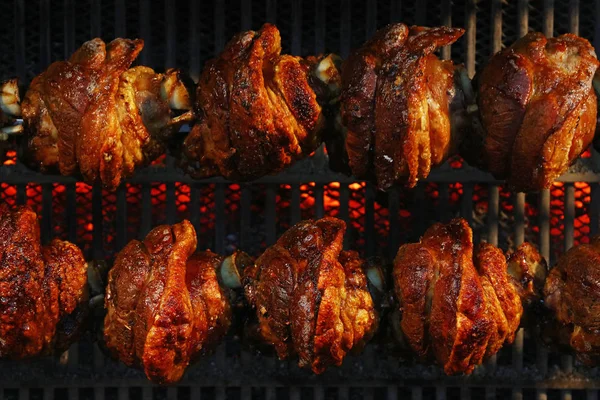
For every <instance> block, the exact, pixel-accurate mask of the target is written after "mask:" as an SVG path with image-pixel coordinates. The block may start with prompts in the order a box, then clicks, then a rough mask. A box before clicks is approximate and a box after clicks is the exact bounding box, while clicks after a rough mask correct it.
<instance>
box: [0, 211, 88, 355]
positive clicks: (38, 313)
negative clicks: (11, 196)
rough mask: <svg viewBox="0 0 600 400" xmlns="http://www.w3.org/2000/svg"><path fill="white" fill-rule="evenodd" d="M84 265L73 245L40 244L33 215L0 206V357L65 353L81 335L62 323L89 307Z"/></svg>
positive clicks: (80, 325) (58, 242)
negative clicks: (79, 309)
mask: <svg viewBox="0 0 600 400" xmlns="http://www.w3.org/2000/svg"><path fill="white" fill-rule="evenodd" d="M86 271H87V264H86V262H85V259H84V258H83V254H82V253H81V250H79V248H78V247H77V246H75V245H74V244H72V243H69V242H65V241H62V240H58V239H54V240H53V241H51V242H50V243H49V244H48V245H47V246H41V245H40V228H39V223H38V219H37V215H36V214H35V213H34V212H33V211H32V210H30V209H29V208H27V207H17V208H15V209H14V210H10V209H9V207H8V206H6V205H2V206H0V293H1V294H2V295H1V296H0V358H9V359H24V358H31V357H34V356H39V355H47V354H50V353H53V352H61V351H64V350H66V349H67V348H68V347H69V345H70V344H71V343H72V342H73V341H75V340H76V339H77V337H78V335H79V334H80V333H81V330H82V329H83V328H84V327H83V321H82V320H80V319H76V321H75V322H76V323H77V326H68V327H67V326H63V325H62V321H63V320H64V319H65V318H68V317H69V316H70V314H72V313H74V312H75V311H76V309H77V308H78V307H85V305H86V304H87V273H86Z"/></svg>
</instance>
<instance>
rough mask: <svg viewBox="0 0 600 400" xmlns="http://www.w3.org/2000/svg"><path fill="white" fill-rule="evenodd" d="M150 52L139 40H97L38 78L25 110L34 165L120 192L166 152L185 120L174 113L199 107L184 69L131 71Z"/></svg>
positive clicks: (24, 104)
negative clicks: (183, 79)
mask: <svg viewBox="0 0 600 400" xmlns="http://www.w3.org/2000/svg"><path fill="white" fill-rule="evenodd" d="M143 47H144V42H143V41H142V40H139V39H136V40H129V39H115V40H113V41H112V42H110V43H109V44H108V45H107V44H105V43H104V42H103V41H102V40H101V39H93V40H90V41H88V42H86V43H84V44H83V45H82V46H81V47H80V48H79V49H78V50H77V51H76V52H75V53H74V54H73V55H72V56H71V58H70V59H69V60H68V61H57V62H55V63H52V64H51V65H50V66H49V67H48V68H47V69H46V71H44V72H43V73H41V74H40V75H38V76H37V77H35V78H34V79H33V81H32V82H31V85H30V87H29V89H28V91H27V93H26V94H25V98H24V99H23V103H22V113H23V121H24V125H25V130H26V133H27V136H28V145H27V146H28V149H27V156H28V157H29V162H30V163H31V164H32V165H33V166H34V167H36V168H39V169H40V170H42V171H54V170H58V171H59V172H60V173H61V174H62V175H73V174H75V173H81V175H82V176H83V178H84V179H85V180H86V181H88V182H91V183H93V182H95V181H96V180H100V181H101V182H102V183H103V184H104V186H105V187H107V188H108V189H115V188H116V187H117V186H118V185H119V183H120V182H121V180H122V179H123V178H126V177H128V176H130V175H131V174H132V173H133V171H134V169H135V168H136V167H138V166H141V165H145V164H147V163H149V162H150V161H152V160H153V159H155V158H156V157H157V156H159V155H160V154H162V153H163V152H164V150H165V142H166V140H167V139H168V138H169V137H170V135H171V134H172V133H174V132H175V131H177V129H178V128H179V123H180V122H182V121H180V120H181V119H178V118H172V112H171V108H177V109H190V108H191V102H190V100H189V97H188V93H187V91H186V89H185V87H184V85H183V83H182V82H181V81H180V80H179V75H178V74H179V73H178V71H176V70H168V71H167V72H166V73H165V74H157V73H155V72H154V71H153V70H152V69H150V68H147V67H142V66H140V67H134V68H131V69H129V67H130V65H131V63H133V61H134V60H135V59H136V57H137V56H138V54H139V53H140V51H141V50H142V48H143Z"/></svg>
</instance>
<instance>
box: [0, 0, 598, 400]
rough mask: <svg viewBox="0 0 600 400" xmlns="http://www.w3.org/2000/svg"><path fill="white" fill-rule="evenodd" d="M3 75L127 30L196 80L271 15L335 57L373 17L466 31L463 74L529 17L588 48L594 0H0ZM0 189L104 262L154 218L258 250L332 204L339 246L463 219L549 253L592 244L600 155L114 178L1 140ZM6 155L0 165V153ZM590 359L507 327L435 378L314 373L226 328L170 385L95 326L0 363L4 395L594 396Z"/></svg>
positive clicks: (204, 240)
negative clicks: (502, 164)
mask: <svg viewBox="0 0 600 400" xmlns="http://www.w3.org/2000/svg"><path fill="white" fill-rule="evenodd" d="M0 15H1V16H2V23H1V24H0V78H8V77H11V76H14V75H17V76H18V77H19V78H20V79H21V81H22V83H23V84H26V83H27V82H29V81H30V80H31V79H32V78H33V77H34V76H35V75H36V74H38V73H40V72H41V71H42V70H43V69H44V68H45V67H46V66H47V65H48V64H49V63H51V62H52V61H55V60H59V59H64V58H65V57H68V56H69V55H70V54H71V53H72V52H73V50H74V49H76V48H77V47H78V46H79V45H80V44H81V43H82V42H84V41H86V40H88V39H90V38H92V37H96V36H100V37H102V38H103V39H105V40H110V39H112V38H114V37H118V36H127V37H132V38H133V37H141V38H143V39H144V40H145V47H144V50H143V52H142V55H141V57H140V63H142V64H146V65H149V66H152V67H154V68H156V69H159V70H163V69H164V68H166V67H171V66H177V67H179V68H182V69H183V70H185V71H188V72H189V73H190V75H191V76H192V77H193V78H194V79H197V77H198V76H199V73H200V71H201V68H202V65H203V63H204V62H205V61H206V60H207V59H208V58H210V57H212V56H213V55H214V54H215V53H216V52H218V51H220V50H221V49H222V48H223V46H224V45H225V43H226V41H227V40H228V39H229V38H230V37H231V36H232V35H233V34H235V33H237V32H239V31H241V30H245V29H250V28H254V29H257V28H259V27H260V25H261V24H262V23H263V22H267V21H269V22H274V23H276V24H277V26H278V27H279V28H280V30H281V34H282V41H283V47H284V51H289V52H291V53H294V54H301V55H306V54H313V53H319V52H325V51H332V52H337V53H340V54H341V55H342V56H347V54H348V52H349V51H350V49H351V48H353V47H356V46H358V45H360V44H361V43H362V42H363V41H364V40H365V39H366V38H368V37H369V36H370V35H371V34H372V33H373V32H374V31H375V30H376V29H377V28H379V27H382V26H383V25H385V24H387V23H390V22H395V21H402V22H406V23H409V24H413V23H414V24H421V25H454V26H461V27H465V28H467V29H468V32H467V33H466V34H465V36H464V37H463V38H462V39H460V41H459V43H458V44H456V45H454V46H452V48H446V49H443V50H442V56H444V57H450V56H451V57H452V58H453V59H454V60H455V61H457V62H462V63H464V64H465V65H466V66H467V68H468V70H469V72H470V73H471V74H472V73H473V72H474V71H475V69H476V68H479V67H481V65H482V64H483V63H484V62H485V61H486V60H487V58H488V57H489V56H490V55H491V54H492V53H494V52H495V51H497V50H499V49H500V48H502V47H503V46H505V45H508V44H510V43H512V42H513V41H514V40H516V39H517V38H518V37H520V36H521V35H523V34H524V33H526V32H527V31H532V30H536V31H542V32H544V33H545V34H547V35H557V34H561V33H565V32H569V31H571V32H575V33H579V34H580V35H581V36H584V37H585V38H587V39H589V40H591V41H592V42H593V43H594V44H595V46H596V48H598V46H599V45H600V1H595V2H594V1H583V0H581V1H580V0H567V1H558V0H554V1H552V0H544V1H542V0H530V1H527V0H518V1H517V0H506V1H502V0H493V1H476V0H469V1H451V0H443V1H439V2H437V1H432V0H419V1H416V2H413V1H385V2H377V1H373V0H369V1H351V0H338V1H324V0H312V1H308V0H303V1H300V0H298V1H294V2H291V1H276V0H268V1H266V2H265V1H254V2H249V1H243V0H216V1H213V2H209V1H192V0H190V1H185V2H184V1H143V0H138V1H127V0H113V1H109V0H82V1H78V0H62V1H50V0H36V1H25V0H13V1H7V0H0ZM0 146H4V147H0V149H1V150H2V151H1V152H0V200H1V201H3V202H8V203H11V204H24V203H26V204H29V205H30V206H31V207H33V208H34V209H35V210H36V211H37V212H38V213H40V214H41V216H42V237H43V240H44V241H48V240H49V239H51V238H52V237H60V238H64V239H69V240H72V241H74V242H76V243H77V244H78V245H80V246H81V247H82V248H83V249H84V251H85V253H86V256H87V257H88V258H94V259H110V258H111V257H112V256H113V255H114V254H115V253H116V251H118V250H119V249H120V248H122V247H123V246H124V244H125V243H126V242H127V241H129V240H131V239H133V238H138V237H142V236H144V235H145V234H146V233H147V232H148V231H149V230H150V229H151V228H152V227H153V226H155V225H157V224H160V223H174V222H176V221H179V220H181V219H182V218H188V219H190V220H191V221H192V223H193V224H194V226H195V227H196V230H197V232H198V237H199V248H211V249H212V250H214V251H216V252H220V253H231V252H232V251H234V250H235V249H237V248H241V249H244V250H246V251H248V252H250V253H252V254H258V253H259V252H260V251H261V250H263V249H264V248H265V247H266V246H268V245H270V244H272V243H273V242H274V241H275V239H276V238H277V237H278V236H279V235H280V234H282V233H283V232H284V231H285V230H286V229H287V228H289V227H290V226H291V225H292V224H294V223H295V222H297V221H299V220H301V219H303V218H311V217H321V216H324V215H331V216H337V217H340V218H343V219H344V220H346V221H347V223H348V235H347V239H346V246H347V247H348V248H354V249H356V250H359V251H360V252H362V253H363V254H365V255H368V256H370V255H383V256H386V257H389V258H391V257H393V255H394V254H395V252H396V250H397V248H398V246H399V244H400V243H403V242H406V241H409V240H417V239H418V237H419V236H420V235H421V234H422V233H423V232H424V230H425V229H426V228H427V227H428V226H429V225H430V224H431V223H433V222H436V221H448V220H449V219H451V218H452V217H455V216H459V215H460V216H463V217H465V218H467V219H468V220H469V222H470V223H471V225H472V226H473V228H474V233H475V239H476V241H480V240H487V241H489V242H492V243H497V244H498V245H500V246H501V247H503V248H505V249H506V248H514V246H515V245H518V244H520V243H521V242H522V241H523V240H529V241H532V242H534V243H535V244H536V245H538V246H539V248H540V249H541V252H542V254H543V255H544V256H545V257H546V258H549V259H550V260H551V262H554V261H555V260H556V257H557V255H559V254H561V253H562V252H564V250H565V249H568V248H569V247H571V246H573V245H574V244H577V243H584V242H587V241H589V238H590V236H591V235H593V234H595V233H597V232H598V227H599V222H600V218H599V217H600V197H599V196H600V187H599V182H600V173H598V171H600V163H599V157H598V154H597V153H596V152H594V151H591V152H587V153H586V154H585V155H584V157H583V158H582V159H581V160H580V161H579V162H578V163H577V164H576V165H575V166H574V167H573V168H571V171H570V172H569V173H568V174H566V175H564V176H563V177H562V178H561V182H558V183H556V184H555V185H554V187H553V188H552V189H551V190H545V191H542V192H540V193H538V194H531V195H527V196H525V195H523V194H513V193H511V192H509V191H507V190H506V189H504V188H503V187H502V186H500V185H499V184H500V182H497V181H495V180H494V179H493V178H491V177H490V176H489V175H487V174H485V173H482V172H480V171H478V170H474V169H471V168H469V167H467V166H463V164H462V162H461V161H460V160H452V162H449V163H447V164H446V165H445V166H444V167H442V168H440V169H438V170H436V171H434V172H433V173H432V174H431V175H430V177H429V179H428V180H427V181H425V182H421V183H420V184H419V185H418V187H417V188H416V189H415V190H412V191H409V190H405V189H402V188H395V189H393V190H391V191H390V192H389V193H388V194H383V193H376V191H375V190H374V189H373V187H372V186H370V185H369V184H365V183H364V182H357V181H355V180H353V179H352V178H348V177H344V176H341V175H337V174H334V173H332V172H331V171H329V170H328V168H327V160H326V156H325V155H324V154H323V151H321V150H320V151H317V153H316V154H315V156H314V157H312V158H311V159H309V160H307V161H305V162H302V163H299V164H297V165H295V166H294V167H293V168H291V169H289V170H287V171H285V172H284V173H282V174H280V175H278V176H273V177H266V178H263V179H261V180H260V181H258V182H255V183H251V184H241V185H239V184H231V183H230V182H227V181H224V180H222V179H216V178H215V179H208V180H204V181H193V180H191V179H189V178H188V177H186V176H184V175H183V174H182V173H181V171H179V170H178V169H177V168H175V166H174V165H175V160H173V158H172V157H170V156H167V157H166V158H164V159H163V160H161V161H159V162H158V163H155V165H153V166H152V167H149V168H146V169H144V170H142V171H140V172H139V173H137V174H136V175H135V176H134V177H133V178H132V179H130V180H129V181H128V182H127V183H126V184H123V185H122V186H121V187H120V188H119V189H118V190H117V192H116V193H108V192H105V191H103V190H102V189H101V188H99V187H93V188H92V187H91V186H89V185H86V184H84V183H81V182H78V181H77V180H76V179H74V178H70V177H58V176H43V175H40V174H37V173H34V172H32V171H30V170H28V169H26V168H25V167H24V166H23V165H22V164H21V163H20V161H19V155H18V153H19V152H18V150H16V149H15V148H14V146H13V145H12V144H9V145H2V144H0ZM2 164H4V165H2ZM598 389H600V372H599V371H598V370H596V369H586V368H583V367H581V366H579V365H578V364H577V363H575V362H574V361H573V359H572V358H571V357H568V356H560V355H558V354H554V353H549V352H548V351H547V350H546V349H545V348H544V347H543V346H542V345H541V344H540V343H539V340H538V339H536V338H535V337H530V336H529V335H528V333H527V332H525V331H524V330H520V331H519V333H518V335H517V339H516V342H515V344H514V345H512V346H507V347H506V348H504V349H503V350H502V351H501V352H500V353H499V354H498V355H497V356H496V357H495V358H494V359H492V360H490V361H489V362H488V363H487V364H486V365H485V366H483V367H481V368H479V369H478V370H476V373H475V374H474V375H473V376H471V377H469V378H461V377H453V378H447V377H444V376H443V374H441V372H440V370H439V369H437V368H433V367H423V366H414V365H413V364H411V363H410V362H402V361H401V360H399V359H398V358H397V357H396V356H394V355H392V354H389V352H388V351H387V350H386V348H385V347H384V346H379V347H378V346H376V345H370V346H368V347H367V349H366V351H365V352H364V354H363V355H361V356H358V357H348V359H347V360H346V361H345V362H344V365H343V366H342V367H341V368H333V369H331V370H329V371H327V372H326V373H325V374H324V375H322V376H318V377H317V376H314V375H312V374H311V373H309V372H306V371H301V370H299V369H298V367H297V366H295V364H294V362H293V361H290V362H281V361H278V360H276V359H275V358H274V357H272V356H268V355H267V356H265V355H262V356H261V355H257V354H255V353H254V352H253V351H250V350H248V349H247V348H246V347H244V346H243V345H242V344H241V343H240V340H238V339H236V338H231V339H229V340H228V341H227V342H226V343H224V344H222V345H221V346H220V347H219V348H218V350H217V351H216V353H215V354H214V355H211V356H208V357H206V358H204V359H202V360H201V361H200V362H199V363H198V364H196V365H195V366H193V367H191V368H190V370H189V372H188V374H187V375H186V377H185V378H184V380H183V381H182V383H181V384H180V385H179V386H178V387H170V388H161V387H156V386H153V385H151V384H149V383H148V382H147V381H146V380H145V378H144V377H143V374H142V373H140V372H138V371H135V370H131V369H127V368H125V367H124V366H123V365H122V364H119V363H116V362H114V361H112V360H109V359H107V358H105V357H104V356H103V355H102V353H101V352H100V350H99V349H98V348H97V347H96V345H95V344H94V342H93V340H92V338H89V337H88V338H85V339H84V340H82V341H81V342H80V343H78V344H76V345H74V346H73V347H72V348H71V350H70V351H69V355H68V362H67V364H66V365H59V364H58V362H57V360H54V359H44V360H40V361H35V362H29V363H10V362H0V398H2V396H4V397H5V398H7V399H28V398H30V399H42V398H43V399H50V398H56V399H63V398H69V399H95V400H102V399H129V398H130V399H152V398H154V399H199V398H203V399H205V398H209V399H212V398H217V399H223V398H232V399H250V398H252V399H276V398H277V399H280V398H281V399H287V398H293V399H313V398H314V399H338V398H339V399H347V398H363V397H365V398H375V399H380V398H387V399H405V398H411V399H457V398H471V399H482V398H486V399H494V398H495V399H506V398H514V399H534V398H535V399H597V398H598Z"/></svg>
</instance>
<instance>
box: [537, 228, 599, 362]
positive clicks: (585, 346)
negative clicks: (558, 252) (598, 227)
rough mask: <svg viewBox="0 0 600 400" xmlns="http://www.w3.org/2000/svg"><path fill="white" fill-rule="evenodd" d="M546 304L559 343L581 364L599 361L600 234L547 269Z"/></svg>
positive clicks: (576, 247) (570, 251)
mask: <svg viewBox="0 0 600 400" xmlns="http://www.w3.org/2000/svg"><path fill="white" fill-rule="evenodd" d="M544 296H545V304H546V305H547V306H548V308H549V309H550V310H552V312H553V313H554V315H555V318H556V321H557V323H558V339H559V341H560V342H561V343H560V344H562V345H564V346H565V347H567V348H571V349H572V351H573V352H575V354H576V355H577V358H578V359H579V360H580V361H582V362H583V363H585V364H587V365H590V366H594V365H598V362H599V361H600V335H598V332H599V330H600V301H599V300H600V237H595V238H593V239H592V240H591V241H590V243H589V244H581V245H579V246H575V247H573V248H572V249H570V250H569V251H567V252H566V253H565V254H564V255H563V256H562V257H560V259H559V260H558V263H557V264H556V266H554V268H552V269H551V270H550V274H549V276H548V279H547V280H546V286H545V287H544Z"/></svg>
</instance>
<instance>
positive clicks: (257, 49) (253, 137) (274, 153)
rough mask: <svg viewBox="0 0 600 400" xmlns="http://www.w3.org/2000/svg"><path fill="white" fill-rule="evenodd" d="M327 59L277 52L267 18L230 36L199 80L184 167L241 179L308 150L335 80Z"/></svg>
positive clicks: (317, 140) (317, 138)
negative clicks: (195, 119) (195, 120)
mask: <svg viewBox="0 0 600 400" xmlns="http://www.w3.org/2000/svg"><path fill="white" fill-rule="evenodd" d="M334 61H335V57H333V56H331V55H330V56H327V57H307V58H301V57H295V56H291V55H287V54H285V55H282V54H281V37H280V35H279V30H278V29H277V28H276V27H275V26H274V25H271V24H265V25H264V26H263V27H262V29H261V30H260V31H258V32H254V31H247V32H243V33H240V34H238V35H236V36H235V37H234V38H233V39H232V40H231V41H230V42H229V43H228V44H227V46H226V47H225V50H223V52H222V53H221V54H220V55H219V56H218V57H217V58H214V59H212V60H210V61H208V63H207V64H206V66H205V67H204V70H203V72H202V76H201V77H200V81H199V82H198V87H197V91H196V99H197V104H196V113H197V115H198V117H199V121H198V123H196V124H195V125H194V127H193V128H192V131H191V132H190V134H189V135H188V136H187V138H186V140H185V143H184V150H183V165H184V167H185V168H186V170H187V171H188V172H189V173H190V174H191V175H192V176H194V177H197V178H204V177H209V176H214V175H222V176H224V177H225V178H227V179H231V180H241V181H247V180H252V179H256V178H260V177H262V176H264V175H267V174H273V173H277V172H279V171H281V170H282V169H283V168H285V167H287V166H289V165H291V164H292V163H293V162H294V161H296V160H298V159H301V158H304V157H307V156H308V155H310V154H311V153H312V152H313V151H314V150H315V149H316V148H317V147H318V146H319V145H320V144H321V140H322V137H321V136H322V132H323V128H324V127H325V121H324V116H323V107H324V106H325V104H326V103H327V102H328V101H329V100H330V97H331V96H334V95H335V92H336V88H337V87H338V86H339V82H338V81H339V73H338V71H337V68H336V65H335V62H334ZM330 93H331V95H330Z"/></svg>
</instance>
